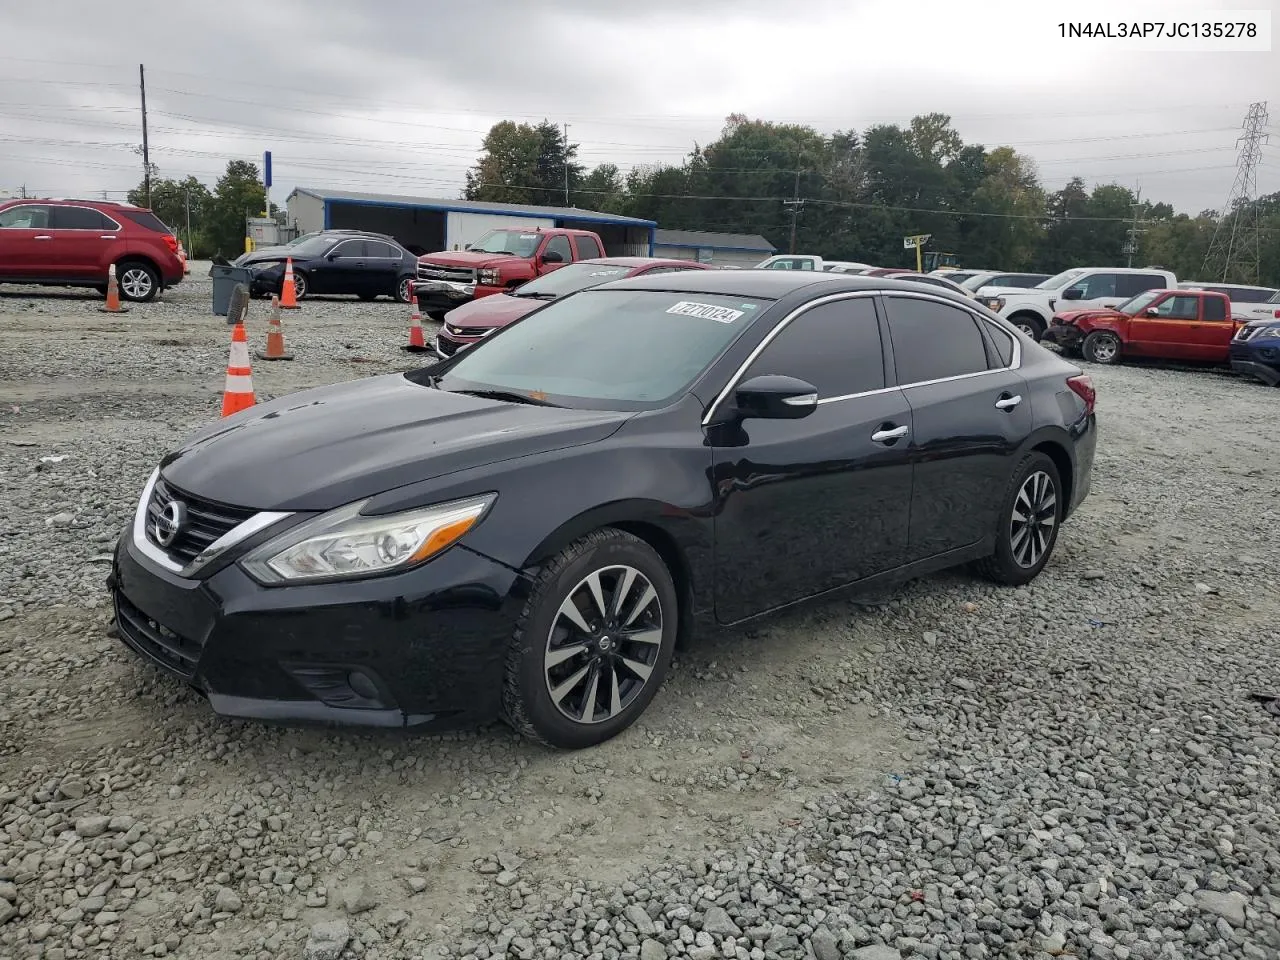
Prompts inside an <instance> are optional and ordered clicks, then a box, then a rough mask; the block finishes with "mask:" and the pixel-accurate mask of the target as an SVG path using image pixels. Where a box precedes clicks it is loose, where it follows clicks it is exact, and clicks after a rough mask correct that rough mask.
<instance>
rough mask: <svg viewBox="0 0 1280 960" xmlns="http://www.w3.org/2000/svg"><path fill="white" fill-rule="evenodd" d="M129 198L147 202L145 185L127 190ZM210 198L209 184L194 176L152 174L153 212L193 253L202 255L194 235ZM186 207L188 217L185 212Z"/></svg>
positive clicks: (141, 203) (201, 227) (198, 231)
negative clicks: (188, 229) (168, 177)
mask: <svg viewBox="0 0 1280 960" xmlns="http://www.w3.org/2000/svg"><path fill="white" fill-rule="evenodd" d="M128 199H129V202H130V203H133V204H136V205H138V206H146V203H147V191H146V185H145V184H139V185H138V186H137V187H136V188H134V189H133V190H130V191H129V197H128ZM212 202H213V194H212V193H210V192H209V188H208V187H206V186H205V185H204V184H203V183H201V182H200V181H199V180H197V179H196V178H195V177H192V176H188V177H187V178H186V179H185V180H181V181H179V180H170V179H167V178H159V179H157V178H155V177H154V176H153V177H152V180H151V210H152V212H153V213H155V215H156V216H157V217H159V218H160V219H161V220H163V221H164V222H165V225H166V226H167V227H169V229H171V230H173V231H174V233H175V234H176V235H177V236H178V237H180V238H181V239H182V242H183V243H184V244H185V245H186V247H187V252H188V253H190V254H191V255H192V256H198V255H203V254H204V253H205V252H206V251H204V250H200V251H197V250H196V249H195V246H196V241H195V236H197V235H201V234H202V231H203V230H204V227H205V220H206V218H207V217H208V215H209V211H210V207H211V204H212ZM188 209H189V210H190V214H191V215H190V217H188V216H187V213H188ZM188 222H190V224H191V232H190V233H188V231H187V223H188Z"/></svg>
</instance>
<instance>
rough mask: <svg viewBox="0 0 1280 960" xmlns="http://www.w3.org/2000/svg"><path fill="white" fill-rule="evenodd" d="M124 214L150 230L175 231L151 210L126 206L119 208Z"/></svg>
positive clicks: (159, 231) (157, 231)
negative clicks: (132, 208)
mask: <svg viewBox="0 0 1280 960" xmlns="http://www.w3.org/2000/svg"><path fill="white" fill-rule="evenodd" d="M119 213H120V214H121V215H122V216H125V217H128V218H129V219H130V220H132V221H133V222H134V223H136V224H137V225H138V226H140V227H146V228H147V229H148V230H154V231H155V232H156V233H173V231H172V230H170V229H169V228H168V227H166V226H165V224H164V221H163V220H161V219H160V218H159V217H157V216H156V215H155V214H154V213H152V212H151V211H150V210H129V209H127V208H125V207H121V208H119Z"/></svg>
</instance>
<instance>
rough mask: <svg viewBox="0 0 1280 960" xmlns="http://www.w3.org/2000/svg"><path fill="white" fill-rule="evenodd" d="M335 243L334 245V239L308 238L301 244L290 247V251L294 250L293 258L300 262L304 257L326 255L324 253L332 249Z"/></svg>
mask: <svg viewBox="0 0 1280 960" xmlns="http://www.w3.org/2000/svg"><path fill="white" fill-rule="evenodd" d="M333 243H334V238H333V237H322V236H314V237H308V238H307V239H305V240H303V241H302V242H301V243H298V244H294V245H292V246H291V247H290V249H291V250H292V253H291V256H292V257H293V258H294V259H295V260H299V259H301V258H303V257H318V256H321V255H322V254H324V252H325V251H326V250H328V249H329V248H330V247H332V246H333Z"/></svg>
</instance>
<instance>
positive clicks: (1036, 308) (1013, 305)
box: [1000, 297, 1053, 326]
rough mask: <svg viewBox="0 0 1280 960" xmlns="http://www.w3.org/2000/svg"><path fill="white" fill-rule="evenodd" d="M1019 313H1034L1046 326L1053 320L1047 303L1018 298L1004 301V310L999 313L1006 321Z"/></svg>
mask: <svg viewBox="0 0 1280 960" xmlns="http://www.w3.org/2000/svg"><path fill="white" fill-rule="evenodd" d="M1019 313H1034V314H1035V315H1036V316H1038V317H1039V318H1040V319H1041V320H1043V321H1044V323H1045V325H1046V326H1048V324H1049V323H1050V322H1051V321H1052V320H1053V311H1052V310H1050V309H1049V304H1048V303H1041V302H1039V301H1037V300H1031V299H1022V298H1018V297H1014V298H1011V299H1009V300H1006V301H1005V304H1004V308H1003V309H1002V310H1001V311H1000V316H1002V317H1004V318H1005V319H1008V318H1010V317H1013V316H1015V315H1016V314H1019Z"/></svg>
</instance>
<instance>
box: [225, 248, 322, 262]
mask: <svg viewBox="0 0 1280 960" xmlns="http://www.w3.org/2000/svg"><path fill="white" fill-rule="evenodd" d="M291 256H293V255H292V254H291V253H289V251H288V250H286V249H285V248H284V247H276V248H275V249H269V250H255V251H254V252H253V253H246V254H243V255H242V256H240V257H239V258H238V259H237V260H236V261H235V266H237V267H249V266H253V265H255V264H261V263H284V262H285V261H286V260H288V259H289V257H291ZM293 259H294V260H295V261H296V260H297V259H298V258H297V257H294V258H293ZM304 259H305V258H304Z"/></svg>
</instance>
